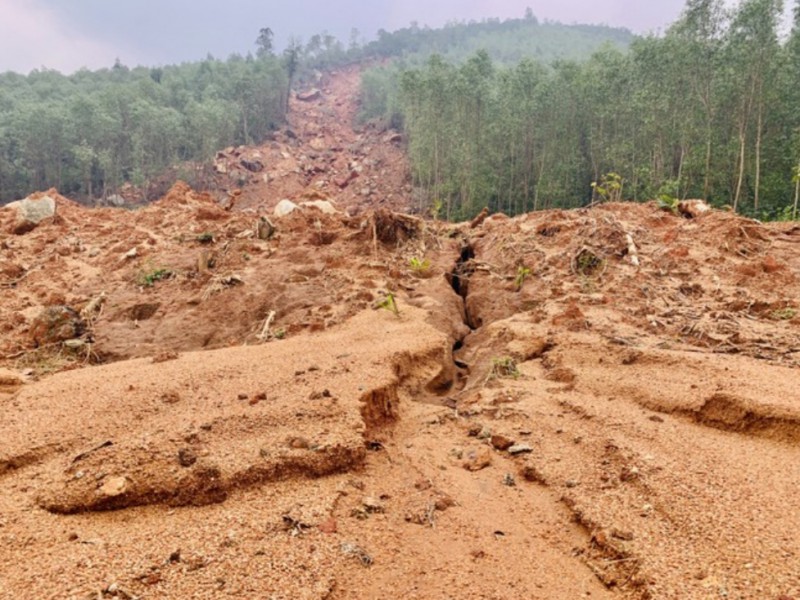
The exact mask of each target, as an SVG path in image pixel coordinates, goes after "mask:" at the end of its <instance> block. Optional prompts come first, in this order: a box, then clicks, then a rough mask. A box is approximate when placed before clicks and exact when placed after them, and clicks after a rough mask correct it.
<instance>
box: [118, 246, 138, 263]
mask: <svg viewBox="0 0 800 600" xmlns="http://www.w3.org/2000/svg"><path fill="white" fill-rule="evenodd" d="M138 255H139V250H137V249H136V248H131V249H130V250H128V251H127V252H126V253H125V254H123V255H122V258H123V259H125V260H129V259H131V258H136V257H137V256H138Z"/></svg>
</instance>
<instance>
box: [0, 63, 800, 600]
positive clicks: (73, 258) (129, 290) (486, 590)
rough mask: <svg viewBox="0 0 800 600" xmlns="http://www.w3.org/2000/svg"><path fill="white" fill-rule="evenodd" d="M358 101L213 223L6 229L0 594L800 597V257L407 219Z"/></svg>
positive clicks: (678, 227)
mask: <svg viewBox="0 0 800 600" xmlns="http://www.w3.org/2000/svg"><path fill="white" fill-rule="evenodd" d="M356 81H357V74H356V73H354V72H345V73H340V74H338V75H337V76H335V77H333V78H331V79H329V80H327V81H326V82H324V83H323V86H322V87H323V88H324V91H323V95H322V98H321V99H319V100H317V101H315V102H313V103H307V104H303V105H300V104H297V105H296V107H295V108H296V111H295V116H294V117H293V122H292V124H291V126H292V128H293V131H294V134H295V137H287V138H286V139H282V138H281V139H278V140H276V141H275V142H274V143H278V144H283V146H281V148H282V149H281V151H282V152H287V151H286V148H290V149H291V153H290V154H289V156H290V159H291V160H300V161H301V162H302V161H303V160H305V159H302V158H301V157H302V156H306V157H307V158H308V155H309V154H310V153H311V152H312V151H313V152H316V153H317V156H318V158H317V159H314V158H312V159H310V160H312V162H313V161H314V160H321V158H319V157H322V156H324V155H325V152H326V151H330V152H331V153H332V154H331V155H330V156H333V157H334V160H333V161H332V162H328V164H329V165H334V166H332V167H330V170H329V171H319V170H313V169H312V170H311V171H308V170H304V169H301V171H302V172H303V173H306V174H308V173H309V172H310V173H312V174H311V175H308V176H307V175H303V176H302V177H300V176H299V175H298V173H296V172H292V171H291V170H286V171H285V172H284V171H282V169H283V166H281V165H280V164H279V162H280V161H278V159H275V160H276V161H277V162H275V164H273V163H270V162H269V160H268V159H267V158H265V161H266V162H267V165H266V167H265V168H266V170H267V171H271V172H273V173H274V174H276V176H275V177H274V178H272V179H270V181H265V180H264V179H263V177H261V178H258V177H256V176H253V180H252V181H250V182H247V183H246V185H244V186H243V187H242V188H241V189H242V191H241V193H239V194H236V195H235V196H232V197H235V198H236V200H235V202H234V206H233V208H232V209H231V210H224V209H223V208H220V206H219V205H218V203H217V201H216V200H215V199H214V198H213V197H212V196H210V195H206V194H202V193H198V192H194V191H192V190H190V189H189V188H188V187H187V186H183V185H176V186H175V187H174V188H173V190H172V191H171V192H170V194H168V195H167V196H166V197H165V198H163V199H162V200H160V201H159V202H156V203H154V204H153V205H151V206H149V207H146V208H142V209H139V210H135V211H128V210H112V209H102V210H90V209H86V208H82V207H80V206H78V205H76V204H73V203H71V202H70V201H68V200H66V199H64V198H62V197H60V196H57V203H58V218H57V219H56V221H55V222H52V223H43V224H42V225H40V226H38V227H37V228H36V229H34V230H33V231H30V232H29V233H26V234H24V235H12V234H9V233H6V231H7V230H8V227H9V226H10V225H11V224H12V222H13V219H14V215H13V214H11V212H10V211H8V210H5V211H3V210H0V231H2V233H0V284H1V285H0V328H2V339H1V340H0V346H2V347H1V348H0V353H1V354H2V359H0V363H1V364H0V410H2V419H0V597H2V598H20V597H30V598H59V599H60V598H75V599H80V600H90V599H92V600H94V599H96V598H142V599H146V598H175V599H179V598H224V597H237V598H240V597H244V598H328V599H345V598H348V599H349V598H352V599H355V598H389V597H391V598H421V599H422V598H453V597H458V598H536V599H561V598H589V597H591V598H613V597H619V598H634V599H644V598H658V599H660V598H665V599H668V598H669V599H671V598H680V599H684V598H691V599H694V598H697V599H712V598H740V599H751V598H752V599H773V600H787V599H792V598H795V599H796V598H800V550H798V549H800V513H798V511H797V510H795V508H794V504H795V499H796V498H797V496H798V493H800V445H799V443H800V385H798V365H799V364H800V317H799V316H798V313H800V305H798V298H800V284H799V283H798V275H800V228H799V227H797V226H793V225H791V224H771V225H764V224H760V223H758V222H755V221H751V220H747V219H743V218H740V217H738V216H736V215H732V214H729V213H725V212H718V211H712V212H711V213H708V214H705V215H703V216H700V217H699V218H696V219H687V218H683V217H681V216H677V215H672V214H670V213H666V212H663V211H660V210H659V209H658V208H657V207H656V206H655V205H654V204H635V205H634V204H611V205H601V206H596V207H593V208H591V209H585V210H577V211H569V212H561V211H549V212H542V213H536V214H531V215H524V216H521V217H518V218H515V219H508V218H505V217H503V216H502V215H496V216H491V217H490V218H489V219H487V220H486V221H485V222H484V223H483V224H481V225H479V226H476V227H474V228H473V227H470V225H469V224H466V223H465V224H448V223H435V222H426V221H422V220H419V219H417V218H415V217H410V216H405V215H401V214H394V213H391V212H389V211H387V210H385V208H383V206H384V205H385V206H390V207H393V208H395V209H397V210H400V209H405V208H408V206H409V205H408V203H407V202H408V197H407V195H406V193H405V192H404V191H403V190H404V183H403V182H404V181H405V180H406V179H405V178H406V171H405V167H404V162H403V161H404V159H403V157H402V147H401V146H400V145H398V142H397V141H392V140H391V139H390V137H386V136H387V132H382V131H379V130H377V129H374V130H364V131H355V130H353V129H352V128H351V127H350V126H349V121H350V118H351V117H352V115H353V114H354V111H355V106H354V103H353V86H354V85H355V82H356ZM314 140H317V141H314ZM384 140H386V141H384ZM311 142H314V144H313V145H312V144H311ZM323 142H324V143H323ZM315 147H317V148H322V150H315V149H314V148H315ZM335 148H341V149H340V150H335ZM272 150H275V148H273V147H269V146H265V147H263V148H260V149H247V150H246V151H247V152H250V153H252V152H256V151H257V152H260V153H261V156H262V158H263V157H266V156H267V155H268V153H269V152H270V151H272ZM358 152H360V153H361V154H358V155H357V154H353V153H358ZM373 153H374V154H375V155H377V156H378V157H379V158H380V161H379V162H380V164H375V163H372V162H369V165H370V166H369V168H370V169H378V170H377V171H371V174H368V175H365V176H364V177H368V178H373V179H374V180H375V186H374V187H375V190H377V191H375V192H370V193H368V194H362V193H361V191H360V190H359V189H358V188H357V187H354V188H353V189H351V185H354V184H353V183H352V182H350V183H349V184H348V185H347V186H345V187H341V186H339V185H338V184H336V183H335V181H334V180H335V179H336V178H337V177H340V176H341V173H342V172H343V171H346V170H347V166H348V165H347V164H345V163H349V162H352V161H353V160H358V161H361V162H363V161H364V159H365V158H367V159H369V158H370V157H371V156H372V154H373ZM248 156H249V154H248ZM359 157H360V158H359ZM329 158H330V157H329ZM290 159H286V158H283V157H281V159H280V160H282V161H286V160H290ZM340 160H341V161H343V162H342V164H338V163H337V161H340ZM284 166H285V165H284ZM381 169H383V171H385V172H384V174H383V175H382V176H381ZM280 173H284V174H283V175H280ZM360 178H361V176H359V177H358V178H355V179H354V180H353V181H358V180H359V179H360ZM268 179H269V178H268ZM293 186H294V187H293ZM370 189H372V187H371V186H370ZM292 190H294V191H292ZM315 190H316V191H320V190H323V191H324V192H325V194H326V195H327V197H329V198H330V199H331V200H332V201H333V202H334V203H335V204H336V205H337V207H338V208H339V212H338V213H337V214H333V215H324V214H322V213H320V212H319V211H317V210H316V209H310V208H309V209H305V210H303V211H301V212H298V213H295V214H293V215H290V216H288V217H284V218H281V219H274V218H273V217H272V216H270V215H271V208H272V207H273V206H274V205H275V204H276V203H277V202H278V201H279V200H280V199H281V198H282V197H286V196H287V195H289V196H291V198H292V199H294V200H297V201H298V202H299V201H302V199H303V198H308V197H311V192H313V191H315ZM381 190H382V191H381ZM391 190H395V193H396V194H397V196H396V197H395V199H394V200H391V201H386V202H380V201H378V199H377V196H380V197H381V198H389V197H390V196H389V194H390V192H391ZM51 193H53V194H55V192H51ZM404 198H405V199H404ZM373 209H374V210H373ZM261 216H270V218H271V219H272V220H273V224H274V226H275V233H274V235H272V236H271V237H269V238H268V239H259V238H258V236H257V235H256V234H255V231H256V225H257V223H258V219H259V218H260V217H261ZM629 238H630V239H629ZM630 241H633V242H634V244H635V249H634V250H631V247H630ZM133 248H136V252H135V253H131V250H132V249H133ZM634 258H635V260H634ZM412 259H417V260H416V261H413V260H412ZM637 262H638V264H636V263H637ZM412 263H413V264H412ZM159 270H163V271H166V272H168V274H166V273H162V275H163V277H158V278H154V277H153V274H154V273H155V272H157V271H159ZM148 278H149V279H150V280H151V281H148ZM99 298H102V299H101V300H98V299H99ZM392 300H393V301H394V305H395V306H396V307H397V308H398V309H399V314H397V315H395V314H393V311H392V310H390V308H392ZM381 304H383V307H381ZM53 307H61V308H60V309H59V310H61V312H59V313H58V315H61V317H63V315H68V316H69V315H72V316H71V317H69V318H68V319H66V321H64V320H61V321H58V323H54V321H53V317H52V314H53V313H48V314H50V315H51V317H49V320H48V319H44V318H42V316H41V315H42V312H43V311H45V310H47V309H51V310H52V309H53ZM65 307H66V308H69V309H70V310H74V313H72V312H69V311H67V312H64V310H66V308H65ZM61 317H59V318H61ZM70 319H73V320H74V322H73V321H71V320H70ZM65 324H66V326H67V329H69V327H72V326H75V327H77V326H78V325H80V327H78V329H80V331H78V330H75V331H72V333H71V335H61V336H60V337H59V336H58V335H56V334H60V333H63V331H64V329H63V327H64V326H65ZM48 336H50V337H48ZM52 336H56V338H57V339H51V338H52ZM75 336H79V338H78V339H79V340H80V343H76V342H75V339H72V341H67V342H66V344H65V340H68V338H75ZM46 338H47V339H46ZM47 340H50V341H47ZM70 345H71V346H72V347H71V348H70Z"/></svg>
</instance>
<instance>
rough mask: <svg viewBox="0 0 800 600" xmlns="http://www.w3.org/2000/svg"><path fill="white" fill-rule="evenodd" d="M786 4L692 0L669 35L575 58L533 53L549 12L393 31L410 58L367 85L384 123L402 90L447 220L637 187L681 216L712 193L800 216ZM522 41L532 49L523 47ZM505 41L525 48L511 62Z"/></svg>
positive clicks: (419, 179)
mask: <svg viewBox="0 0 800 600" xmlns="http://www.w3.org/2000/svg"><path fill="white" fill-rule="evenodd" d="M780 8H781V2H780V1H779V0H742V2H740V3H739V5H738V7H737V8H735V9H733V10H731V9H728V8H727V7H726V6H725V3H724V2H723V1H722V0H689V1H688V2H687V5H686V9H685V11H684V13H683V14H682V15H681V17H680V19H679V20H678V21H677V22H676V23H675V24H674V25H673V26H672V27H670V28H669V29H668V30H667V31H666V33H665V34H663V35H660V36H648V37H643V38H638V39H635V40H633V41H632V42H631V43H630V45H629V47H628V49H627V51H624V50H623V49H620V48H621V47H620V46H619V45H617V46H616V47H615V46H614V45H610V46H605V47H601V46H595V47H593V48H592V50H591V52H593V54H591V56H590V57H588V58H587V53H584V54H582V55H580V56H575V57H572V58H573V59H574V60H565V59H564V58H563V57H562V58H560V59H557V60H553V58H554V57H553V55H552V54H550V55H548V56H547V57H545V56H544V54H545V53H542V54H540V55H537V53H536V52H533V51H531V48H530V47H529V46H526V44H527V43H535V44H538V43H539V37H540V36H539V34H544V31H545V29H544V27H545V26H544V25H541V24H539V23H538V22H537V21H535V19H530V20H525V22H523V21H520V22H513V23H512V22H503V23H500V22H487V23H481V24H475V25H474V26H472V25H463V24H455V25H453V26H452V27H446V28H445V29H444V30H441V31H435V30H431V31H426V30H422V29H419V28H416V29H415V28H414V27H412V28H409V29H407V30H401V31H399V32H396V33H395V34H386V33H385V32H384V33H383V34H382V35H380V36H379V40H378V43H377V44H376V47H381V48H387V55H388V54H391V55H397V54H399V53H400V52H401V51H402V52H404V53H405V54H404V56H403V58H402V60H400V61H397V63H396V66H394V67H392V69H393V70H392V69H388V70H384V71H383V72H382V73H381V74H380V75H379V76H378V75H375V76H374V77H373V75H372V74H370V75H368V76H367V77H368V78H372V79H371V81H370V84H369V86H365V88H368V93H369V95H370V97H372V98H380V99H382V100H381V102H377V101H376V102H372V104H371V105H372V107H373V108H372V110H373V116H377V115H376V114H375V113H377V111H379V110H382V109H384V108H385V109H386V110H387V111H388V110H389V108H388V105H389V103H388V102H386V99H387V98H389V97H392V98H393V97H394V96H395V94H396V96H397V102H396V106H395V104H394V101H393V102H392V108H391V110H392V111H395V112H396V111H398V110H399V112H400V115H401V117H402V119H401V120H402V122H403V124H404V128H405V132H406V134H407V139H408V151H409V158H410V162H411V167H412V176H413V180H414V184H415V185H416V186H417V188H419V190H420V197H422V198H428V199H436V200H437V201H440V202H441V205H440V206H441V208H440V209H439V210H437V207H434V212H436V213H437V214H438V213H441V215H442V216H443V217H444V218H448V219H459V218H471V217H472V216H474V215H475V214H476V213H477V212H478V211H479V210H480V209H481V208H483V207H484V206H488V207H489V208H490V210H491V211H492V212H505V213H507V214H518V213H521V212H527V211H530V210H536V209H541V208H553V207H558V208H571V207H577V206H585V205H587V204H589V203H590V202H592V201H594V200H609V201H611V200H619V199H621V198H622V197H623V191H624V196H625V197H626V198H630V199H633V200H653V199H657V200H660V201H661V205H662V207H664V208H666V209H668V210H674V208H675V206H676V202H677V199H678V198H702V199H705V200H707V201H708V202H709V203H710V204H712V205H714V206H723V205H731V206H733V207H734V208H735V209H736V210H739V211H740V212H743V213H746V214H749V215H754V216H755V215H762V214H766V215H770V216H772V215H778V216H779V217H780V218H785V216H786V215H787V214H788V213H786V212H784V211H785V207H786V206H787V205H790V204H792V205H793V207H794V208H793V210H792V212H791V214H792V216H793V217H794V218H796V216H797V213H798V209H797V206H798V205H800V176H798V178H797V179H795V180H792V177H793V176H794V175H795V172H793V169H794V168H795V167H796V165H798V164H800V110H798V109H797V107H798V106H800V11H796V15H795V16H796V19H795V24H794V28H793V29H792V32H791V34H790V35H789V36H788V38H782V37H781V36H779V35H778V31H779V24H780V14H781V13H780ZM562 27H564V26H562ZM550 31H551V33H553V34H554V35H555V32H556V31H558V35H563V36H565V37H563V38H562V40H567V39H569V37H568V36H569V35H571V33H570V32H568V31H567V28H566V27H564V28H562V29H558V28H556V29H552V30H550ZM500 32H502V36H499V37H497V39H495V37H494V36H495V34H499V33H500ZM521 32H525V35H527V36H528V39H527V42H526V43H524V44H514V43H512V42H511V41H510V40H512V39H513V40H516V37H515V36H516V35H517V34H518V33H521ZM595 32H596V33H597V32H599V30H596V31H595ZM534 33H535V35H534ZM605 33H606V34H610V33H611V32H610V31H606V32H605ZM484 38H485V39H489V38H491V40H492V41H491V43H487V44H480V45H477V46H474V45H472V43H473V40H476V39H480V40H482V41H483V40H484ZM423 40H436V43H435V44H434V43H433V42H432V41H431V42H430V43H429V42H427V41H426V42H423ZM504 40H508V43H509V45H515V46H516V48H517V49H518V52H517V53H516V54H512V53H504V52H503V51H502V46H503V44H504ZM401 48H402V50H401ZM477 48H487V49H488V52H476V50H477ZM435 52H438V53H439V54H435ZM470 52H471V53H472V54H470ZM392 77H394V78H395V79H394V80H392ZM395 90H396V91H395ZM366 93H367V91H366V90H365V94H366ZM386 118H388V117H386ZM603 173H605V175H604V176H600V174H603ZM790 173H791V175H790ZM593 181H594V185H591V184H592V182H593ZM623 186H624V190H623ZM421 208H422V209H423V210H424V208H425V207H421ZM771 218H772V217H771Z"/></svg>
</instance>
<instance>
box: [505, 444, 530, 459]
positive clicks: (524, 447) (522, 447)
mask: <svg viewBox="0 0 800 600" xmlns="http://www.w3.org/2000/svg"><path fill="white" fill-rule="evenodd" d="M531 452H533V448H531V447H530V446H529V445H528V444H514V445H513V446H511V447H510V448H509V449H508V453H509V454H511V455H512V456H516V455H518V454H530V453H531Z"/></svg>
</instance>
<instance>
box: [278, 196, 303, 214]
mask: <svg viewBox="0 0 800 600" xmlns="http://www.w3.org/2000/svg"><path fill="white" fill-rule="evenodd" d="M299 209H300V207H299V206H297V204H295V203H294V202H292V201H291V200H281V201H280V202H278V204H277V205H276V206H275V210H274V211H273V213H274V214H275V216H276V217H285V216H286V215H290V214H292V213H293V212H294V211H296V210H299Z"/></svg>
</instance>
